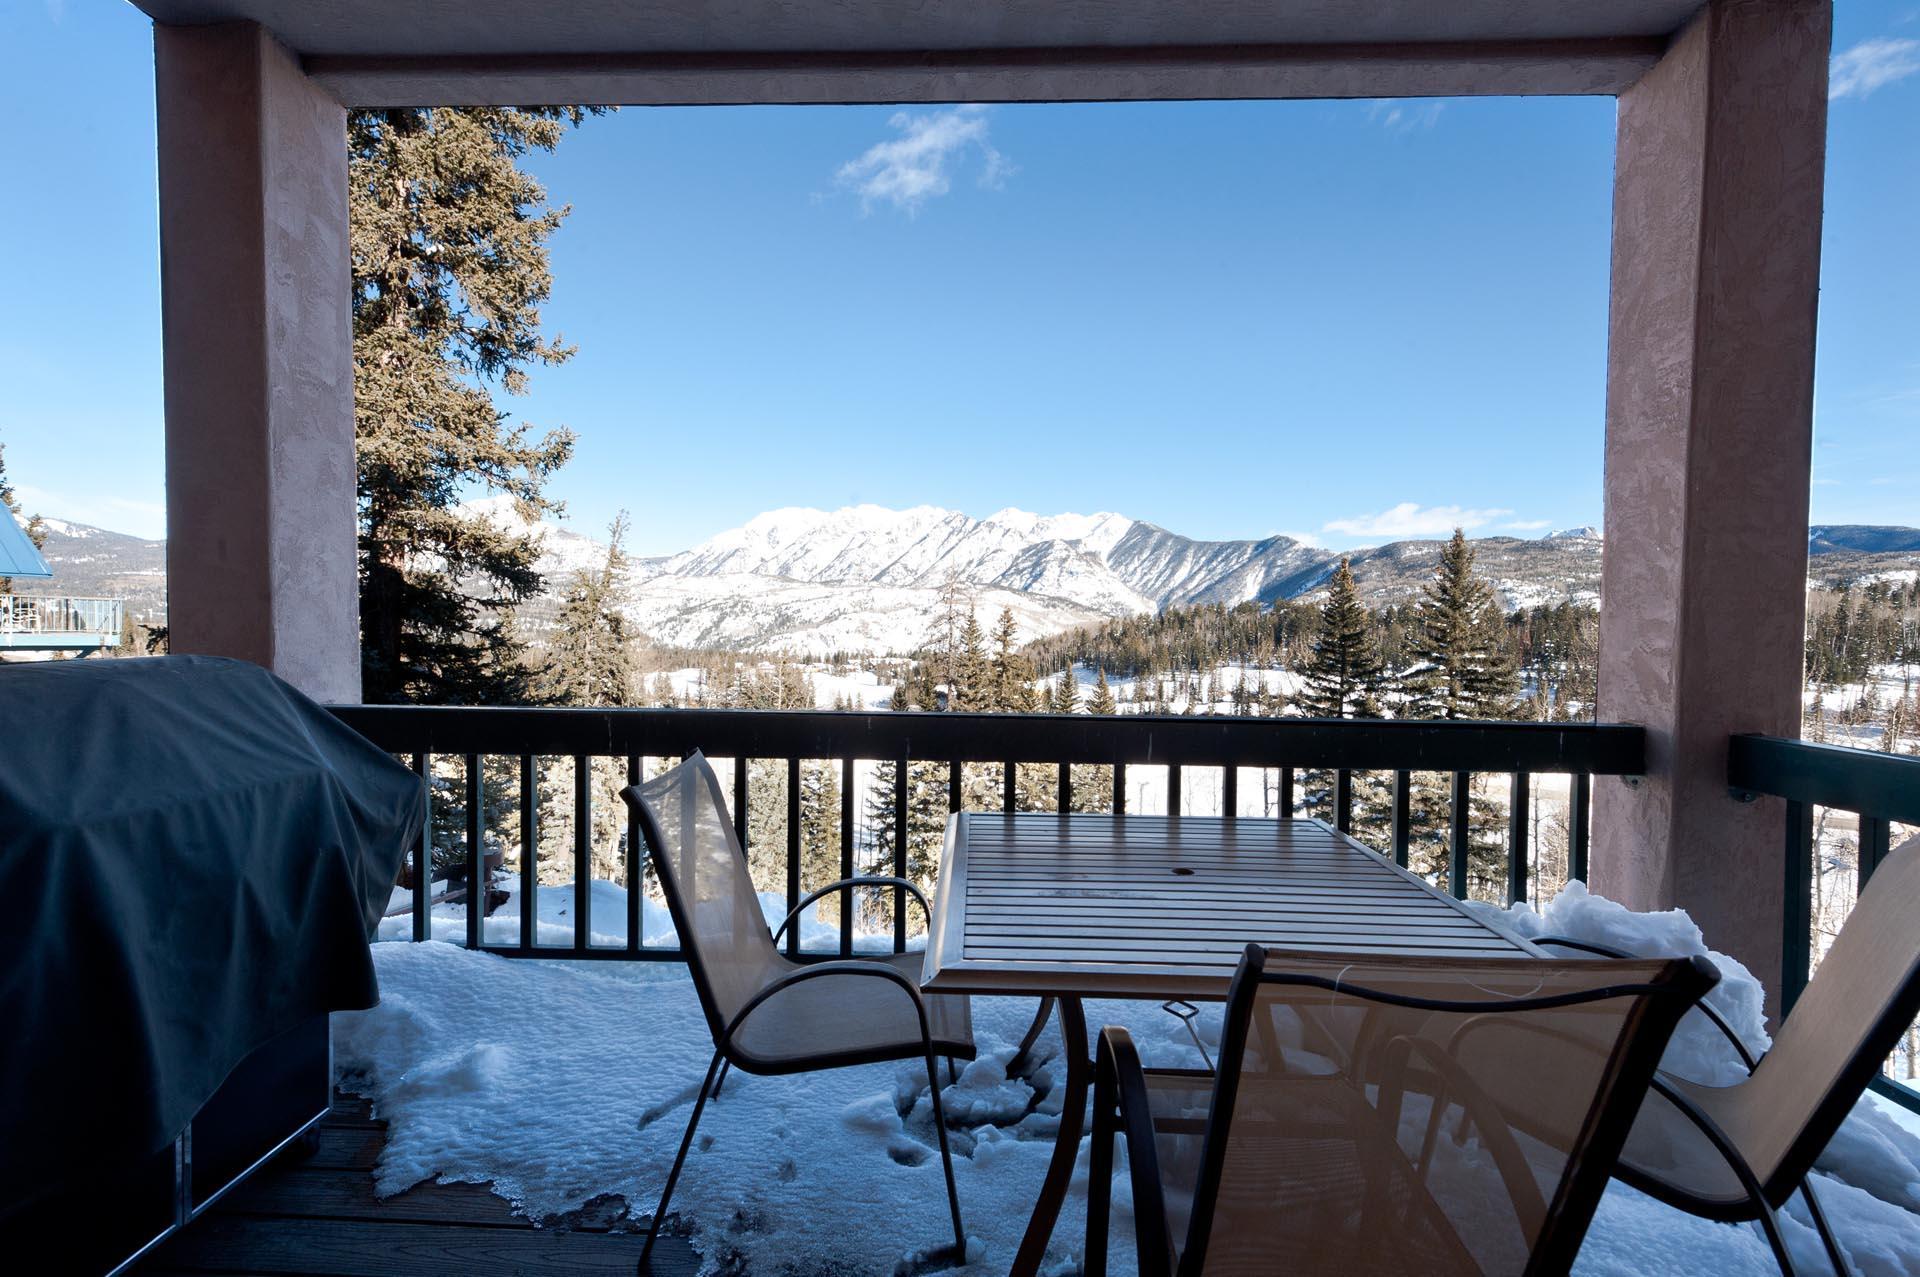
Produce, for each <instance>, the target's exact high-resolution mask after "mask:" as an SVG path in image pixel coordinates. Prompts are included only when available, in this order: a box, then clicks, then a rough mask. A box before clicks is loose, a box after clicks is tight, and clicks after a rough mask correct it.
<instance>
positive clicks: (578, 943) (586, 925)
mask: <svg viewBox="0 0 1920 1277" xmlns="http://www.w3.org/2000/svg"><path fill="white" fill-rule="evenodd" d="M592 776H593V772H592V760H591V759H589V758H588V757H587V756H586V755H585V754H575V755H574V756H573V948H574V951H575V952H576V953H577V952H579V951H581V950H584V949H585V948H586V947H587V940H588V938H589V936H590V928H591V924H592V922H593V918H592V913H593V882H592V877H591V875H592V873H593V824H592V821H593V787H592V784H591V780H592Z"/></svg>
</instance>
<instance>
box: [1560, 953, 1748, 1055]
mask: <svg viewBox="0 0 1920 1277" xmlns="http://www.w3.org/2000/svg"><path fill="white" fill-rule="evenodd" d="M1533 942H1534V943H1535V944H1544V945H1552V946H1553V947H1554V948H1556V949H1572V950H1574V951H1575V952H1577V953H1592V954H1597V955H1598V956H1600V957H1602V958H1638V957H1640V956H1641V955H1640V954H1637V953H1628V952H1627V951H1626V950H1625V949H1616V948H1614V947H1613V946H1612V945H1605V944H1595V943H1593V942H1592V941H1591V940H1575V939H1573V938H1572V937H1571V936H1535V937H1533ZM1691 1009H1692V1010H1695V1011H1698V1012H1699V1013H1700V1014H1701V1015H1704V1016H1706V1017H1707V1019H1708V1020H1710V1021H1712V1022H1713V1027H1714V1028H1716V1029H1718V1030H1720V1035H1721V1036H1722V1037H1724V1038H1726V1040H1727V1041H1728V1042H1729V1043H1731V1044H1732V1046H1733V1049H1734V1051H1735V1053H1737V1054H1738V1055H1739V1056H1740V1063H1742V1064H1744V1065H1746V1067H1747V1072H1749V1073H1751V1072H1753V1071H1754V1070H1755V1069H1757V1068H1759V1067H1760V1061H1759V1060H1757V1059H1755V1058H1754V1054H1753V1052H1752V1051H1750V1050H1748V1049H1747V1044H1746V1043H1745V1042H1743V1041H1741V1039H1740V1035H1739V1034H1738V1033H1735V1032H1734V1031H1733V1026H1732V1025H1731V1024H1728V1023H1727V1022H1726V1020H1725V1019H1724V1018H1723V1017H1722V1016H1721V1014H1720V1013H1719V1012H1718V1011H1716V1010H1714V1009H1713V1008H1712V1007H1710V1006H1708V1005H1707V1004H1706V1002H1705V1001H1704V1000H1702V1001H1699V1002H1696V1003H1694V1004H1693V1007H1692V1008H1691Z"/></svg>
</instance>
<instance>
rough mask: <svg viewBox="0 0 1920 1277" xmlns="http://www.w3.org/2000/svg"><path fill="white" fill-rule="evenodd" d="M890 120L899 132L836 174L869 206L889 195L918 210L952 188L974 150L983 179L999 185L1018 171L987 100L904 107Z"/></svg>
mask: <svg viewBox="0 0 1920 1277" xmlns="http://www.w3.org/2000/svg"><path fill="white" fill-rule="evenodd" d="M887 123H888V124H889V125H890V126H891V127H892V128H894V129H895V130H897V131H898V132H899V134H900V136H899V137H896V138H892V139H890V140H888V141H885V142H877V143H875V144H874V145H872V146H870V147H868V148H867V150H866V153H865V154H863V155H861V156H860V158H859V159H855V160H848V161H847V162H846V163H845V164H842V165H841V166H840V169H839V171H838V172H836V173H835V174H834V181H835V183H836V184H838V185H839V186H841V187H844V188H846V189H848V190H852V191H855V192H857V193H858V194H859V196H860V208H861V210H862V211H863V212H864V211H866V210H868V209H871V208H872V207H873V206H874V205H875V204H876V203H880V202H882V201H884V202H886V203H889V204H892V205H893V206H894V207H895V208H897V209H903V210H905V211H906V212H907V214H908V215H910V216H911V215H912V214H915V213H918V212H919V211H920V206H921V205H923V204H925V203H926V202H927V201H928V200H930V199H932V198H934V197H935V196H938V195H945V194H946V193H947V192H948V191H949V190H951V189H952V186H953V181H952V172H953V170H954V169H956V168H958V167H959V162H960V160H961V159H962V157H964V156H966V155H968V154H969V153H975V152H977V153H978V155H979V159H980V178H979V181H980V185H982V186H984V187H989V188H993V189H998V188H999V187H1001V186H1004V185H1005V184H1006V180H1007V178H1009V177H1010V176H1012V175H1013V172H1014V167H1013V165H1012V164H1011V163H1010V162H1009V161H1008V160H1007V157H1006V156H1004V155H1002V154H1001V153H1000V152H999V151H997V150H995V149H994V147H993V144H992V143H991V142H990V141H988V139H987V109H986V108H985V107H983V106H978V105H973V104H968V105H965V106H953V107H948V108H946V109H945V110H941V111H933V112H930V113H928V114H924V115H916V114H914V113H913V112H910V111H898V112H895V113H894V115H893V118H891V119H889V120H888V121H887Z"/></svg>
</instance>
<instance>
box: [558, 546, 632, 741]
mask: <svg viewBox="0 0 1920 1277" xmlns="http://www.w3.org/2000/svg"><path fill="white" fill-rule="evenodd" d="M626 539H627V512H626V511H624V510H622V511H621V512H620V513H619V514H618V515H616V516H615V517H614V520H613V523H612V525H611V526H609V527H608V529H607V553H606V557H605V558H604V559H603V560H602V561H601V562H600V563H599V564H597V565H594V566H592V567H583V568H581V569H580V570H578V571H577V572H575V573H574V574H573V578H572V579H571V580H570V581H568V582H567V585H566V593H565V594H564V595H563V596H562V599H561V603H560V617H559V628H558V630H557V631H556V632H555V633H554V636H553V639H552V641H551V643H550V644H549V645H548V648H547V664H546V668H545V670H544V671H543V674H542V679H541V684H542V690H543V692H544V693H545V696H546V698H547V699H548V700H552V701H556V702H558V703H560V704H563V705H615V706H619V705H636V704H638V703H639V702H640V675H639V673H638V671H637V669H636V668H635V666H634V661H633V636H632V635H630V634H629V633H628V632H627V619H626V616H625V615H624V614H623V613H622V612H621V611H620V589H621V586H622V584H623V580H624V578H625V576H626V573H627V551H626Z"/></svg>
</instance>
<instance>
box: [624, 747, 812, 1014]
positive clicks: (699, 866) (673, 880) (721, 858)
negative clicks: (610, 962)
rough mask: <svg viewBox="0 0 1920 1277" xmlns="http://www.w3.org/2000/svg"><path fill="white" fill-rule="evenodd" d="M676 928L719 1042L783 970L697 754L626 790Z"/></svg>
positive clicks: (716, 791)
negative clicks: (737, 1018)
mask: <svg viewBox="0 0 1920 1277" xmlns="http://www.w3.org/2000/svg"><path fill="white" fill-rule="evenodd" d="M623 797H625V798H626V800H627V802H628V803H629V805H631V806H633V807H635V808H636V809H637V810H638V812H639V815H640V826H641V831H642V832H643V833H644V834H645V835H646V839H647V852H648V855H649V856H650V857H651V859H652V862H653V866H654V869H655V870H656V871H657V872H658V873H659V875H660V888H661V891H662V892H663V893H664V894H665V896H666V898H667V910H668V912H669V913H671V914H672V915H673V926H674V930H676V931H677V932H679V933H680V947H681V948H682V949H683V950H685V952H686V955H687V964H688V966H689V967H690V968H691V970H692V972H693V981H694V987H695V988H696V989H698V990H699V993H700V1005H701V1007H702V1009H703V1010H705V1012H706V1014H707V1023H708V1025H709V1027H710V1028H711V1029H712V1030H713V1035H714V1038H715V1040H716V1041H717V1040H718V1039H719V1038H720V1036H721V1035H722V1033H723V1032H724V1031H725V1029H726V1026H727V1025H728V1023H730V1022H731V1021H732V1019H733V1018H734V1017H735V1016H736V1015H738V1014H739V1013H740V1012H741V1010H743V1009H744V1008H745V1007H746V1004H747V1002H748V1000H749V999H751V998H752V997H753V995H754V994H755V993H758V992H759V991H760V990H761V989H763V988H765V987H766V985H767V984H768V983H769V982H770V981H772V980H773V979H775V978H776V977H778V976H779V975H780V974H781V973H782V972H783V971H784V970H785V969H786V968H785V964H784V963H783V961H782V960H781V958H780V955H779V953H778V952H777V951H776V950H775V949H774V947H773V939H772V937H771V936H770V935H769V934H768V931H767V922H766V916H765V915H764V914H763V913H762V912H761V910H760V898H759V896H758V895H756V894H755V893H754V890H753V879H752V877H751V876H749V875H748V873H747V861H746V857H745V856H744V855H742V854H741V851H740V843H739V841H738V839H737V838H736V836H735V834H734V830H733V822H732V821H731V820H730V819H729V818H728V816H727V809H726V804H725V802H724V801H723V799H722V796H721V789H720V780H719V778H718V777H717V776H715V775H714V774H713V768H712V767H711V766H710V765H709V764H708V763H707V760H706V759H705V758H703V757H701V756H700V755H699V754H697V753H696V754H694V755H693V756H692V757H691V758H689V759H687V760H686V761H685V762H684V763H681V764H680V765H679V766H678V767H675V768H673V769H672V770H671V771H667V772H663V773H661V774H660V775H659V776H656V777H654V778H653V779H652V780H650V781H648V782H646V783H645V784H644V785H636V786H633V787H631V788H629V789H627V790H626V791H625V792H624V794H623Z"/></svg>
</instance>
